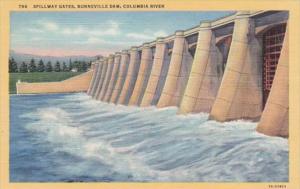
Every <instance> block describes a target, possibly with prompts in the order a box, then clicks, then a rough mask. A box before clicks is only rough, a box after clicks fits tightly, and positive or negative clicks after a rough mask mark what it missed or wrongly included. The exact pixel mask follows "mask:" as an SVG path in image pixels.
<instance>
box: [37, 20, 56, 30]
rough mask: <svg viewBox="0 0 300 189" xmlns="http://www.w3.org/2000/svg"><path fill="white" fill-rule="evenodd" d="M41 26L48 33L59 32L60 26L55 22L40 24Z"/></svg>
mask: <svg viewBox="0 0 300 189" xmlns="http://www.w3.org/2000/svg"><path fill="white" fill-rule="evenodd" d="M40 24H41V25H42V26H43V27H44V29H45V30H47V31H56V30H58V28H59V27H58V24H56V23H55V22H40Z"/></svg>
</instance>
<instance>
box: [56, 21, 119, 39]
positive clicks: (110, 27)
mask: <svg viewBox="0 0 300 189" xmlns="http://www.w3.org/2000/svg"><path fill="white" fill-rule="evenodd" d="M120 33H121V32H120V27H119V24H118V23H117V22H115V21H108V22H107V23H106V24H104V25H102V26H101V27H100V26H96V27H83V26H77V27H75V28H70V27H65V28H63V29H62V34H65V35H85V36H115V35H118V34H120Z"/></svg>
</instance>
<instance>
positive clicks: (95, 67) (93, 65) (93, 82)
mask: <svg viewBox="0 0 300 189" xmlns="http://www.w3.org/2000/svg"><path fill="white" fill-rule="evenodd" d="M98 69H99V62H98V61H97V62H93V63H92V66H91V70H92V71H93V76H92V80H91V82H90V85H89V89H88V91H87V95H89V96H91V93H92V91H93V89H94V88H95V80H96V75H97V72H98Z"/></svg>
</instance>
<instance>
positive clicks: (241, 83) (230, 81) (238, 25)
mask: <svg viewBox="0 0 300 189" xmlns="http://www.w3.org/2000/svg"><path fill="white" fill-rule="evenodd" d="M261 57H262V48H261V45H260V43H259V41H258V40H257V39H256V36H255V27H254V22H253V20H252V19H251V18H249V12H248V11H241V12H238V13H237V14H236V18H235V21H234V31H233V36H232V42H231V46H230V51H229V55H228V59H227V63H226V68H225V72H224V76H223V79H222V83H221V86H220V89H219V91H218V95H217V98H216V100H215V102H214V104H213V106H212V110H211V112H210V119H215V120H217V121H222V122H223V121H229V120H234V119H252V120H258V119H259V118H260V116H261V112H262V71H261V69H262V66H261V65H262V58H261Z"/></svg>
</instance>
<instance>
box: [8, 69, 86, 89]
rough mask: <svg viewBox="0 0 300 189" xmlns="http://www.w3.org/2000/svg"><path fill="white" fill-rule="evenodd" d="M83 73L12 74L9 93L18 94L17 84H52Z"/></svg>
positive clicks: (10, 75)
mask: <svg viewBox="0 0 300 189" xmlns="http://www.w3.org/2000/svg"><path fill="white" fill-rule="evenodd" d="M81 73H83V72H31V73H30V72H28V73H10V74H9V93H10V94H14V93H16V82H18V80H21V81H22V82H29V83H34V82H51V81H62V80H65V79H68V78H70V77H73V76H75V75H79V74H81Z"/></svg>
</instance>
